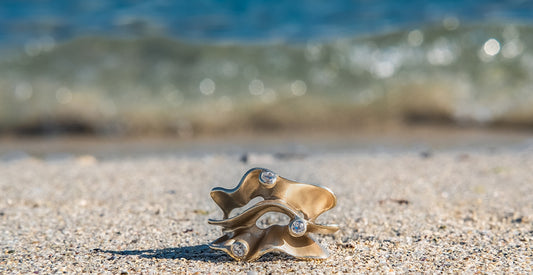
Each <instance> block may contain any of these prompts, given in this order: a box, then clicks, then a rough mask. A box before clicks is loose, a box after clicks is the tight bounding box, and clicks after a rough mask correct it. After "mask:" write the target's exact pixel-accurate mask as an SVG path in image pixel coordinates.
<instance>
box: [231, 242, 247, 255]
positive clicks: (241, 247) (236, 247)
mask: <svg viewBox="0 0 533 275" xmlns="http://www.w3.org/2000/svg"><path fill="white" fill-rule="evenodd" d="M247 250H248V248H247V247H246V245H245V244H243V243H242V242H234V243H233V244H232V245H231V253H233V255H235V256H237V257H239V258H242V257H244V255H246V252H247Z"/></svg>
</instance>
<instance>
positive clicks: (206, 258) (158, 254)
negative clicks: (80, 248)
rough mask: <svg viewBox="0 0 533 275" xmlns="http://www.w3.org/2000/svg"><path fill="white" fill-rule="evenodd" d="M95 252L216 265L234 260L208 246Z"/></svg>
mask: <svg viewBox="0 0 533 275" xmlns="http://www.w3.org/2000/svg"><path fill="white" fill-rule="evenodd" d="M93 251H94V252H101V253H109V254H114V255H121V256H139V257H141V258H147V259H154V258H155V259H186V260H193V261H203V262H214V263H224V262H230V261H232V260H233V259H232V258H231V257H230V256H228V255H226V254H225V253H223V252H221V251H218V250H213V249H211V248H210V247H209V246H208V245H206V244H202V245H194V246H183V247H172V248H162V249H144V250H103V249H99V248H96V249H93Z"/></svg>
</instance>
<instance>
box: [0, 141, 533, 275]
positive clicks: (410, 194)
mask: <svg viewBox="0 0 533 275" xmlns="http://www.w3.org/2000/svg"><path fill="white" fill-rule="evenodd" d="M257 166H260V167H267V168H270V169H272V170H274V171H276V172H278V173H279V174H280V175H281V176H284V177H286V178H289V179H293V180H297V181H300V182H307V183H316V184H322V185H325V186H328V187H329V188H331V189H332V190H333V191H334V192H335V194H336V195H337V200H338V201H337V206H336V207H335V208H334V209H332V210H331V211H328V212H326V213H325V214H323V215H322V216H321V218H320V219H319V221H321V222H323V223H337V224H339V226H340V230H339V231H338V232H337V233H335V234H334V235H326V236H315V237H316V239H317V240H318V241H319V242H320V243H321V244H323V245H324V246H325V247H327V249H328V250H329V252H330V254H331V256H330V258H328V259H327V260H324V261H301V260H296V259H293V258H291V257H288V256H286V255H283V254H280V253H271V254H267V255H265V256H263V257H262V258H260V259H259V260H258V261H256V262H252V263H247V262H236V261H234V260H233V259H232V258H230V257H229V256H227V255H225V254H224V253H223V252H220V251H215V250H211V249H210V248H209V247H208V246H207V244H208V243H209V242H211V241H213V240H215V239H216V238H218V237H219V236H220V235H221V230H220V228H217V227H216V226H211V225H208V224H207V220H208V218H220V217H221V215H222V212H221V211H220V209H218V208H217V207H216V205H215V204H214V202H212V201H211V199H210V197H209V191H210V189H211V188H213V187H215V186H223V187H234V186H235V185H236V184H237V183H238V181H239V180H240V178H241V176H242V174H243V173H244V172H245V171H247V170H248V169H249V168H252V167H257ZM532 167H533V151H532V150H531V148H529V149H527V148H526V149H523V150H512V149H505V148H499V149H498V148H496V149H494V148H493V149H475V150H474V149H470V150H468V149H464V148H463V149H460V150H459V149H457V150H440V151H439V150H437V151H431V152H420V151H417V150H406V151H402V152H397V151H388V152H381V151H375V152H362V151H360V152H344V153H343V152H339V151H336V152H330V153H328V152H321V153H310V154H302V155H300V154H288V155H279V154H278V155H276V154H266V153H257V154H250V155H248V157H246V158H245V159H243V157H242V156H241V155H238V154H232V153H208V152H207V153H206V152H204V153H202V154H198V155H186V154H184V155H179V154H176V155H146V156H141V157H139V156H137V157H128V156H123V157H118V158H114V159H101V158H99V157H95V156H92V155H72V156H70V157H64V158H48V159H46V158H37V157H34V156H31V155H27V156H26V155H23V156H19V157H16V158H4V159H3V160H2V161H1V162H0V175H1V177H0V273H3V274H16V273H39V274H48V273H63V272H66V273H70V274H72V273H100V274H101V273H109V274H140V273H143V274H146V273H187V274H195V273H200V274H207V273H214V274H216V273H235V272H238V273H248V274H256V273H257V274H263V273H273V274H280V273H298V274H310V273H363V272H378V273H406V272H427V273H433V272H442V271H444V272H465V273H474V272H482V273H485V272H489V273H490V272H496V273H521V274H528V273H531V272H533V268H532V266H533V183H532V180H533V169H532Z"/></svg>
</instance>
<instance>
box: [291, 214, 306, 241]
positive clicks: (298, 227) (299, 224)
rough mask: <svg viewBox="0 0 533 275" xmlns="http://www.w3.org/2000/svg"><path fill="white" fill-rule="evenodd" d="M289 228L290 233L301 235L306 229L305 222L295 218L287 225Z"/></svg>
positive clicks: (296, 235)
mask: <svg viewBox="0 0 533 275" xmlns="http://www.w3.org/2000/svg"><path fill="white" fill-rule="evenodd" d="M289 229H290V231H291V233H292V234H291V235H293V236H295V237H301V236H303V235H304V234H305V232H306V231H307V224H306V223H305V221H304V220H302V219H300V218H297V219H295V220H294V221H292V222H291V224H290V225H289Z"/></svg>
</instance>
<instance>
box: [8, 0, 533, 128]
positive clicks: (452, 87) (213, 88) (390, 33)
mask: <svg viewBox="0 0 533 275" xmlns="http://www.w3.org/2000/svg"><path fill="white" fill-rule="evenodd" d="M15 2H17V1H14V2H13V3H10V4H11V5H14V4H15ZM363 2H364V3H363ZM17 3H18V2H17ZM59 3H62V2H61V1H59ZM72 3H74V4H72V5H70V6H69V5H63V6H62V5H60V4H57V6H54V5H51V6H50V5H39V4H36V5H35V6H33V7H32V8H28V5H24V4H20V3H19V4H18V5H20V7H17V6H9V7H8V6H3V7H2V8H3V9H0V14H3V15H4V17H3V19H2V20H0V27H2V28H3V29H4V30H5V29H7V30H9V31H8V32H3V35H0V41H1V42H2V43H1V45H0V50H1V52H0V53H1V54H0V131H3V132H7V133H11V132H13V133H20V134H48V133H64V132H73V133H104V134H106V133H111V134H114V133H146V132H153V131H155V132H159V133H177V134H180V135H191V134H195V133H219V132H231V131H249V130H253V131H255V130H258V131H264V130H283V129H297V130H298V129H311V130H323V129H351V128H358V127H361V126H366V125H375V124H383V123H400V124H404V123H429V124H443V123H444V124H449V125H463V126H464V125H467V126H468V125H475V126H494V125H503V126H513V127H515V126H518V127H526V128H530V127H533V126H532V125H533V80H532V79H533V77H532V76H533V51H532V46H533V41H532V40H533V35H532V34H533V28H532V27H531V25H530V24H529V20H530V18H529V16H530V15H529V14H531V13H529V11H531V7H529V6H530V5H529V4H527V2H520V3H518V2H516V3H515V2H512V3H507V2H501V1H496V2H494V3H492V2H490V1H488V2H484V3H483V4H480V3H477V2H468V3H463V4H461V5H459V7H457V5H456V4H454V3H452V2H451V1H437V2H435V3H433V4H427V3H418V4H416V3H414V2H413V3H409V4H408V5H406V6H404V8H405V11H403V12H395V11H396V10H397V9H396V8H397V4H395V3H396V2H393V1H390V2H387V1H386V2H383V4H382V5H378V4H375V3H374V4H370V3H367V4H368V5H365V3H366V2H365V1H362V2H358V1H355V2H349V1H348V2H344V1H340V2H334V3H333V4H318V3H315V2H312V3H314V4H310V5H309V7H307V8H301V9H297V6H295V5H297V4H298V3H300V2H298V1H297V2H295V3H293V4H287V3H286V4H285V6H283V5H282V6H281V7H280V10H283V11H284V12H281V11H280V12H278V13H272V14H269V13H267V12H266V11H267V10H266V7H267V6H265V5H266V4H265V3H255V4H253V3H251V2H244V3H245V4H243V5H244V6H240V4H238V3H237V2H235V3H233V2H228V3H233V4H231V5H230V4H226V5H223V4H220V3H219V4H220V5H222V6H217V5H216V3H215V2H210V1H200V2H199V3H204V4H205V5H207V6H205V7H204V6H201V5H200V4H191V5H192V6H187V4H179V2H177V3H178V4H172V3H170V2H165V1H162V2H161V3H167V5H168V7H167V8H165V5H162V6H158V5H157V4H146V5H142V4H140V3H139V4H136V5H130V6H127V5H126V6H123V5H122V4H121V3H122V2H120V1H116V2H111V3H115V4H116V5H114V6H109V5H110V4H109V3H105V2H96V3H100V4H98V5H95V6H90V7H85V6H83V5H81V4H80V3H78V2H76V1H74V2H72ZM206 3H207V4H206ZM306 3H307V2H306ZM309 3H311V2H309ZM208 4H209V5H208ZM300 4H301V5H300V7H301V6H303V5H304V2H301V3H300ZM6 7H8V8H6ZM102 7H107V8H106V9H103V8H102ZM217 7H218V8H219V9H217ZM417 7H419V8H417ZM28 9H29V10H28ZM99 9H100V10H101V11H103V10H105V11H106V12H101V13H99V12H98V11H99ZM291 10H293V13H290V12H288V11H291ZM172 11H179V12H177V13H172ZM207 11H210V12H207ZM343 11H344V13H343ZM408 11H412V12H414V14H417V15H418V16H417V17H414V16H410V14H412V13H409V12H408ZM17 12H18V13H17ZM76 12H79V15H80V16H76V14H77V13H76ZM203 12H207V13H205V14H204V13H203ZM13 14H14V15H13ZM17 14H18V15H17ZM32 14H33V15H34V16H31V15H32ZM35 14H37V15H39V16H35ZM82 14H83V16H81V15H82ZM91 14H93V17H91V16H90V15H91ZM143 14H144V15H143ZM206 14H207V15H209V16H207V15H206ZM97 15H98V16H97ZM254 15H256V16H254ZM260 15H262V16H263V17H261V16H260ZM267 15H268V16H267ZM341 15H342V16H341ZM348 15H353V17H351V16H348ZM94 16H97V17H94ZM202 16H203V17H202ZM265 16H266V17H265ZM269 16H270V17H272V18H270V17H269ZM291 16H292V17H291ZM343 16H344V17H343ZM356 16H358V17H356ZM128 18H129V19H128ZM202 18H203V19H202ZM243 18H244V19H243ZM96 19H99V20H96ZM119 19H120V20H119ZM126 19H128V20H129V21H128V20H126ZM141 19H142V20H141ZM39 20H41V21H39ZM91 20H94V22H95V23H94V24H91ZM143 20H144V21H143ZM43 22H48V23H49V24H48V25H42V24H43ZM54 22H55V23H54ZM121 22H122V23H121ZM154 22H156V23H157V24H156V23H154ZM202 22H203V23H204V24H202ZM217 22H218V23H217ZM52 23H53V24H52ZM246 23H249V24H246ZM24 24H26V25H24ZM37 25H39V26H40V27H39V28H32V27H28V26H37ZM24 26H26V27H27V28H28V30H29V31H23V32H17V31H16V30H19V29H21V28H22V29H24ZM45 26H49V27H47V28H45ZM157 26H159V27H157ZM216 26H218V27H216Z"/></svg>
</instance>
